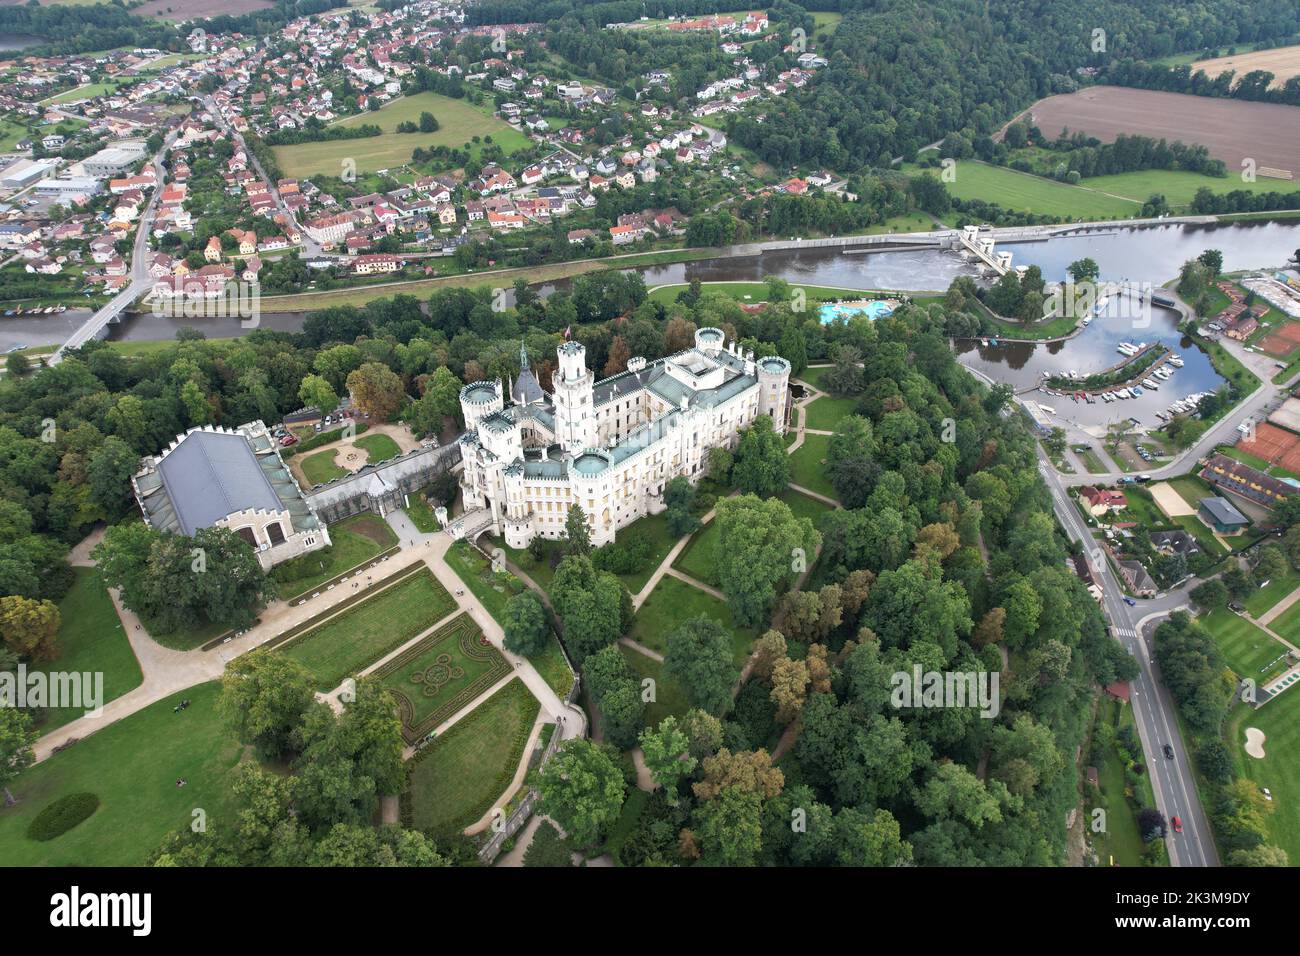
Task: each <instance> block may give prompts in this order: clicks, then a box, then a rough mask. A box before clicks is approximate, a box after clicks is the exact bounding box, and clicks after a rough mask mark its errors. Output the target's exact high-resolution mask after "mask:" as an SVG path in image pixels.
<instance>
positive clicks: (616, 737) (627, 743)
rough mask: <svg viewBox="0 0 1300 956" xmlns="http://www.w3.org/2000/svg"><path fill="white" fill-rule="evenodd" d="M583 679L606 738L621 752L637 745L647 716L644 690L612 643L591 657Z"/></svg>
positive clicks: (584, 670) (583, 667)
mask: <svg viewBox="0 0 1300 956" xmlns="http://www.w3.org/2000/svg"><path fill="white" fill-rule="evenodd" d="M582 672H583V676H584V677H586V679H587V687H588V689H589V690H590V692H591V697H592V699H593V700H594V701H595V702H596V705H597V706H598V707H599V708H600V714H601V718H602V721H601V724H602V726H603V727H604V730H605V736H606V738H608V739H609V741H610V742H611V743H613V744H615V745H616V746H617V747H619V749H627V748H630V747H633V746H635V745H636V739H637V731H638V729H639V728H640V727H641V723H642V718H643V716H644V714H645V701H644V700H642V698H641V687H640V684H639V683H638V682H637V680H636V678H635V676H634V675H633V673H632V668H631V667H629V666H628V663H627V659H626V658H625V657H624V656H623V654H622V653H621V652H620V651H619V649H618V646H617V645H615V644H610V645H609V646H607V647H604V648H602V649H601V650H599V651H597V652H596V653H595V654H592V655H591V656H590V657H588V658H587V659H586V660H585V661H584V662H583V665H582Z"/></svg>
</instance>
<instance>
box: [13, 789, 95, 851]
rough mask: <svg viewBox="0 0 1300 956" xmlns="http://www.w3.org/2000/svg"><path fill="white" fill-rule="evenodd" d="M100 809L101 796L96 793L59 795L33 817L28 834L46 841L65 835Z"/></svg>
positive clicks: (35, 838)
mask: <svg viewBox="0 0 1300 956" xmlns="http://www.w3.org/2000/svg"><path fill="white" fill-rule="evenodd" d="M98 809H99V796H98V795H97V794H94V793H70V794H68V795H67V796H66V797H59V799H57V800H55V801H54V802H53V803H51V804H50V805H49V806H47V807H46V808H45V809H44V810H42V811H41V812H40V813H38V814H36V816H35V817H34V818H33V819H32V822H31V823H30V824H28V826H27V836H28V838H29V839H32V840H40V841H41V842H42V843H45V842H47V841H49V840H53V839H54V838H55V837H59V836H63V834H65V833H67V832H68V831H69V830H71V829H72V828H73V827H75V826H76V825H77V824H78V823H80V822H81V821H83V820H85V819H86V818H87V817H89V816H90V815H91V814H92V813H94V812H95V811H96V810H98Z"/></svg>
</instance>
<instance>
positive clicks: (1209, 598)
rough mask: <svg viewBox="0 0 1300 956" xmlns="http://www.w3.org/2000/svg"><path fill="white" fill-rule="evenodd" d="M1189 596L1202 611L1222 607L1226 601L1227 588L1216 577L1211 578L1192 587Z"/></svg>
mask: <svg viewBox="0 0 1300 956" xmlns="http://www.w3.org/2000/svg"><path fill="white" fill-rule="evenodd" d="M1191 598H1192V600H1193V601H1194V602H1195V603H1196V606H1197V607H1198V608H1200V609H1201V610H1203V611H1211V610H1214V609H1215V608H1220V607H1224V606H1226V605H1227V603H1228V588H1227V586H1226V585H1225V584H1224V583H1223V582H1222V581H1220V580H1219V579H1218V578H1212V579H1210V580H1209V581H1206V582H1204V583H1203V584H1198V585H1197V586H1196V587H1194V588H1192V591H1191Z"/></svg>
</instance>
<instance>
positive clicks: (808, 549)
mask: <svg viewBox="0 0 1300 956" xmlns="http://www.w3.org/2000/svg"><path fill="white" fill-rule="evenodd" d="M714 521H715V522H717V525H718V543H717V544H716V545H715V547H714V559H715V561H716V563H717V574H718V580H719V581H720V582H721V586H722V590H723V592H724V593H725V594H726V595H727V603H728V604H729V605H730V607H731V610H732V613H734V614H735V616H736V620H737V622H738V623H739V624H740V625H741V626H743V627H755V628H757V627H759V626H761V625H763V624H764V623H765V622H766V621H767V619H768V616H769V615H770V613H771V610H772V606H773V605H774V604H775V603H776V598H777V593H778V589H779V588H781V587H784V585H785V584H786V582H788V581H790V580H791V579H792V578H793V577H794V576H795V575H796V574H797V573H800V572H802V571H803V570H804V569H805V568H807V567H808V566H809V564H810V563H811V561H812V555H813V554H814V553H815V552H816V550H817V547H818V545H820V544H821V536H820V535H819V534H818V533H817V532H816V531H815V530H813V527H812V522H811V521H810V520H809V519H807V518H796V517H795V516H794V514H793V513H792V512H791V511H790V508H789V506H787V505H786V504H785V502H783V501H781V500H780V499H777V498H767V499H759V498H757V497H755V496H754V495H741V496H738V497H732V498H724V499H723V500H721V501H719V502H718V505H717V516H716V517H715V518H714Z"/></svg>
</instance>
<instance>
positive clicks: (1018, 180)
mask: <svg viewBox="0 0 1300 956" xmlns="http://www.w3.org/2000/svg"><path fill="white" fill-rule="evenodd" d="M904 169H905V171H906V172H909V173H910V172H917V171H924V172H929V173H930V174H931V175H934V176H938V175H939V172H940V170H937V169H936V170H918V168H917V167H915V166H905V167H904ZM954 171H955V173H956V178H955V179H954V181H953V182H950V183H945V184H944V185H946V186H947V187H948V192H949V193H950V194H951V195H953V196H955V197H956V198H958V199H982V200H984V201H985V202H993V203H997V204H998V205H999V206H1002V207H1004V208H1006V209H1012V210H1017V211H1020V212H1032V213H1035V214H1038V215H1046V216H1054V217H1057V218H1060V219H1124V218H1128V217H1130V216H1136V215H1137V214H1138V213H1139V212H1141V210H1142V201H1141V200H1138V201H1134V200H1131V199H1125V198H1121V197H1117V196H1107V195H1105V194H1104V193H1101V192H1096V191H1093V190H1090V189H1085V188H1084V187H1083V186H1071V185H1069V184H1068V183H1058V182H1056V181H1055V180H1053V179H1044V178H1043V177H1042V176H1035V175H1033V174H1032V173H1022V172H1017V171H1016V170H1014V169H1008V168H1007V167H1005V166H990V165H989V164H988V163H981V162H978V161H977V160H961V161H959V162H958V163H957V166H956V168H955V170H954ZM1143 198H1144V199H1145V197H1143Z"/></svg>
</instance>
